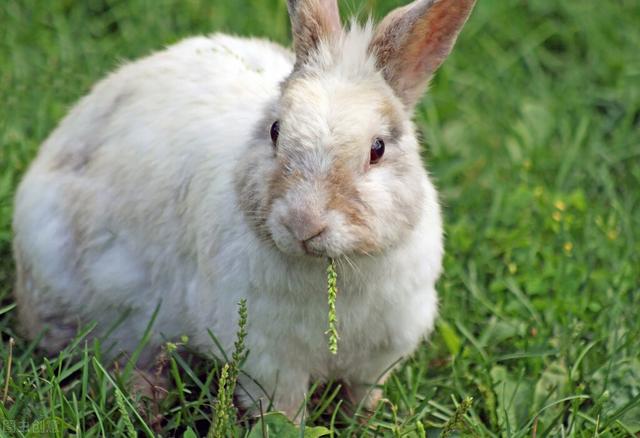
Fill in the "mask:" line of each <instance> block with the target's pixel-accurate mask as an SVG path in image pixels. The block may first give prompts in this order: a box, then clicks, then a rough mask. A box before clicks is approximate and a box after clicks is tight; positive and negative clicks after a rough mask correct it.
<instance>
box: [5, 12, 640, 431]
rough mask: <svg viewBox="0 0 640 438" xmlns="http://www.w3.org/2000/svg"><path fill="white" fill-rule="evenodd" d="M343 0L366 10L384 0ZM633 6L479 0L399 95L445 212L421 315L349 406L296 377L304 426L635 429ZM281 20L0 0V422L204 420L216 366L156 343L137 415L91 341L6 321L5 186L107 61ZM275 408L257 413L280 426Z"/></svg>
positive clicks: (281, 35) (141, 426)
mask: <svg viewBox="0 0 640 438" xmlns="http://www.w3.org/2000/svg"><path fill="white" fill-rule="evenodd" d="M347 3H349V5H350V7H348V8H347V9H350V10H352V11H369V10H373V11H374V12H375V14H376V15H378V16H379V15H381V14H383V13H385V12H386V11H388V10H390V9H391V8H392V7H393V6H395V5H397V4H399V3H401V2H400V1H399V0H393V1H392V0H378V1H374V0H370V1H367V2H361V4H358V5H357V6H356V3H357V2H354V1H351V2H347ZM638 23H640V3H639V2H638V1H637V0H611V1H608V2H601V1H598V0H567V1H563V2H550V1H544V0H532V1H527V2H525V1H522V0H482V1H480V2H479V5H478V7H477V8H476V11H475V12H474V14H473V16H472V18H471V20H470V22H469V23H468V26H467V28H466V29H465V31H464V32H463V35H462V36H461V38H460V41H459V44H458V46H457V48H456V50H455V51H454V54H453V56H452V57H451V58H450V59H449V61H448V62H447V63H446V64H445V66H444V67H443V68H442V70H441V71H440V72H439V73H438V76H437V78H436V79H435V81H434V82H433V86H432V91H431V92H430V93H429V95H428V96H427V97H426V98H425V100H424V101H423V103H422V104H421V105H420V107H419V109H418V111H417V114H416V121H417V123H418V126H419V128H420V130H421V131H422V132H423V134H424V135H423V137H424V144H425V158H426V162H427V163H428V167H429V169H430V171H431V173H432V174H433V176H434V178H435V180H436V181H437V183H438V186H439V187H440V189H441V194H442V200H443V203H444V206H445V214H446V224H447V256H446V261H445V265H446V266H445V274H444V276H443V278H442V280H441V282H440V284H439V290H440V294H441V303H442V304H441V307H442V312H441V314H442V317H441V319H440V321H439V324H438V327H437V331H436V333H435V334H434V336H433V337H432V339H431V340H430V341H429V342H428V343H425V345H424V346H423V347H422V348H421V349H420V350H419V351H418V352H417V354H416V355H415V356H414V357H413V358H411V359H409V360H408V361H407V362H406V364H404V365H403V366H402V367H401V368H400V369H399V370H398V371H397V372H395V373H394V374H393V376H392V377H391V378H390V379H389V381H388V383H387V384H386V385H385V388H384V394H385V401H384V402H383V403H382V404H381V405H380V408H379V409H378V410H377V411H376V412H375V414H374V415H373V416H372V417H371V418H370V419H369V420H368V421H356V420H354V419H353V418H349V417H347V416H346V415H345V414H344V413H342V412H341V411H339V409H336V407H337V405H338V402H336V400H335V395H336V394H337V392H338V390H337V388H335V387H332V386H329V387H326V388H320V387H314V390H315V393H314V394H313V395H312V396H311V398H312V399H313V406H314V407H313V408H312V409H311V411H310V414H309V416H308V418H306V421H305V423H306V432H305V433H306V434H307V435H306V436H314V435H312V433H314V430H315V433H316V436H318V434H321V433H323V432H322V430H321V429H311V427H312V426H325V427H327V428H328V429H331V433H332V436H354V435H355V436H361V435H369V436H390V437H404V436H406V437H422V436H429V437H432V436H437V434H438V433H442V436H444V435H445V434H450V435H449V436H455V434H459V435H462V436H477V437H498V436H500V437H502V436H504V437H523V436H536V437H544V436H574V437H587V436H589V437H592V436H602V437H605V436H606V437H608V436H614V437H624V436H629V437H633V436H638V435H637V434H638V433H639V431H640V318H639V317H638V313H639V310H640V87H639V86H638V84H640V50H639V49H638V48H639V47H640V26H638ZM287 26H288V25H287V18H286V14H285V7H284V1H281V0H233V2H232V1H231V0H206V1H205V0H185V1H178V0H153V1H152V0H128V1H123V0H91V1H85V2H76V1H72V0H51V1H48V2H41V1H37V0H19V1H18V0H3V1H2V2H0V28H2V32H1V33H0V35H1V36H0V44H1V45H0V102H2V105H0V298H1V304H0V331H1V333H2V343H1V344H0V363H2V367H1V368H0V369H1V371H0V374H1V376H0V382H2V384H0V388H1V389H2V392H1V393H0V394H2V401H3V403H2V404H1V407H0V435H4V436H33V434H34V433H38V432H46V433H47V434H49V435H54V436H68V435H73V434H77V435H78V436H80V435H81V436H107V437H109V436H120V435H124V436H131V435H133V434H134V433H133V432H129V431H130V429H131V428H132V427H133V428H135V429H136V430H137V431H138V432H139V433H141V434H142V435H143V436H144V435H148V434H161V435H163V436H173V435H176V436H180V435H182V434H185V436H188V437H194V436H197V435H204V434H206V433H207V431H208V430H209V426H210V424H211V422H212V421H213V410H214V408H213V407H214V406H215V405H216V402H217V401H216V400H217V398H216V397H217V395H216V391H215V386H216V385H215V384H214V383H215V382H217V381H218V379H219V377H220V370H221V369H222V368H221V366H220V365H219V364H216V363H213V362H211V361H204V360H202V359H197V358H194V357H191V356H187V357H183V356H181V355H177V354H176V353H175V351H173V350H171V349H169V350H168V352H167V357H166V362H167V365H168V367H169V369H170V370H171V378H172V389H171V390H170V393H169V394H168V396H167V398H166V400H165V401H164V402H155V403H154V402H151V403H150V404H149V409H148V411H147V412H144V413H143V414H139V412H138V409H136V406H138V402H137V401H135V400H132V398H131V395H130V394H128V393H127V392H126V390H125V389H123V386H122V385H121V383H122V377H121V376H119V375H117V374H116V373H113V372H111V371H109V370H110V367H109V366H108V364H102V363H101V362H100V354H99V352H98V350H97V347H96V346H94V345H86V344H85V343H83V342H82V341H81V339H79V340H78V342H76V343H75V344H74V345H72V346H71V347H70V348H68V349H67V350H65V351H64V352H62V353H61V354H60V355H59V356H58V357H54V358H45V357H43V356H42V355H40V354H38V352H36V351H34V345H33V344H32V343H28V342H27V341H26V340H24V339H22V338H20V337H19V336H17V335H16V334H15V332H14V323H15V317H14V314H15V308H14V307H13V304H12V301H11V295H10V293H11V288H12V281H13V268H12V261H11V250H10V248H11V229H10V222H11V210H12V194H13V192H14V189H15V187H16V185H17V183H18V181H19V179H20V175H21V174H22V173H23V172H24V171H25V169H26V167H27V166H28V164H29V162H30V160H31V159H32V157H33V156H34V154H35V153H36V150H37V148H38V145H39V143H40V142H41V141H42V140H43V139H44V138H45V137H46V135H47V134H48V133H49V132H50V131H51V130H52V129H53V128H54V126H55V125H56V123H57V122H58V121H59V120H60V118H61V117H62V116H63V115H64V114H65V112H66V111H67V110H68V108H69V106H70V105H72V104H73V103H74V101H76V99H78V98H79V97H80V96H81V95H83V94H84V93H86V92H87V91H88V89H89V87H90V86H91V84H92V83H93V82H94V81H96V80H97V79H99V78H100V77H101V76H103V75H104V74H105V73H106V72H108V71H110V70H112V69H113V68H115V67H116V66H117V65H118V64H119V63H120V62H122V60H124V59H133V58H136V57H139V56H141V55H145V54H148V53H150V52H151V51H153V50H156V49H159V48H161V47H162V46H164V45H167V44H170V43H173V42H175V41H177V40H179V39H180V38H182V37H184V36H187V35H191V34H197V33H208V32H211V31H214V30H223V31H231V32H234V33H238V34H253V35H261V36H266V37H270V38H272V39H274V40H276V41H279V42H283V43H286V42H287V40H288V27H287ZM249 318H250V315H249ZM10 338H13V339H15V345H14V346H13V345H11V344H10V342H9V340H10ZM322 347H325V348H326V346H322ZM9 361H12V363H11V366H9ZM7 376H9V377H10V380H9V381H7V380H6V377H7ZM114 384H118V385H120V386H118V389H116V390H114ZM5 385H7V386H6V388H7V392H6V396H4V388H5ZM468 397H473V402H472V403H471V404H470V406H469V399H468ZM279 421H280V420H279V419H278V417H277V416H274V415H268V416H266V417H265V418H264V419H263V420H262V423H260V424H264V423H268V424H270V425H271V426H270V427H271V430H272V432H273V431H279V432H277V433H276V432H273V433H272V434H271V436H299V434H298V433H296V432H294V431H292V430H290V429H288V426H287V425H284V424H282V423H279ZM243 427H244V426H243V424H242V423H239V425H238V426H237V427H236V429H235V430H236V432H237V434H238V435H239V436H244V434H246V433H248V432H247V430H246V429H244V428H243ZM443 428H446V432H443ZM453 429H455V431H454V430H453ZM29 431H30V432H29ZM325 432H326V431H325ZM30 433H31V435H29V434H30ZM287 434H289V435H287ZM250 436H263V435H262V432H261V431H259V430H255V431H254V433H253V435H250Z"/></svg>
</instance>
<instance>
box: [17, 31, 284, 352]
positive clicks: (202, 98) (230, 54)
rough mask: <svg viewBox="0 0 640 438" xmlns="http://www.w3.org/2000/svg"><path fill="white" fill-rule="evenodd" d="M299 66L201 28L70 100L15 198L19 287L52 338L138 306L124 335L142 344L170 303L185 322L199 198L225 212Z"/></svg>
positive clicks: (55, 343) (31, 320)
mask: <svg viewBox="0 0 640 438" xmlns="http://www.w3.org/2000/svg"><path fill="white" fill-rule="evenodd" d="M292 67H293V59H292V55H291V54H290V53H289V52H288V51H287V50H286V49H284V48H281V47H279V46H276V45H274V44H272V43H270V42H267V41H262V40H252V39H243V38H235V37H230V36H227V35H214V36H212V37H210V38H205V37H197V38H191V39H188V40H185V41H183V42H181V43H178V44H176V45H174V46H172V47H169V48H168V49H166V50H164V51H161V52H158V53H155V54H153V55H151V56H149V57H147V58H144V59H142V60H140V61H137V62H134V63H130V64H127V65H124V66H123V67H121V68H120V69H118V70H117V71H116V72H114V73H112V74H111V75H110V76H109V77H107V78H106V79H104V80H103V81H101V82H99V83H98V84H97V85H96V86H95V87H94V88H93V89H92V90H91V92H90V93H89V94H88V95H87V96H86V97H84V98H83V99H82V100H81V101H80V102H79V103H78V105H76V106H75V107H74V108H73V109H72V110H71V112H70V113H69V115H68V116H67V117H66V118H65V119H64V120H63V121H62V122H61V123H60V125H59V127H58V128H57V129H56V130H55V131H54V132H53V134H52V135H51V136H50V137H49V138H48V139H47V140H46V141H45V143H44V144H43V145H42V147H41V150H40V152H39V155H38V157H37V158H36V160H35V161H34V163H33V165H32V167H31V169H30V170H29V172H28V173H27V175H26V176H25V178H24V180H23V182H22V183H21V185H20V188H19V190H18V193H17V195H16V205H15V214H14V231H15V240H14V248H15V254H16V260H17V265H18V266H17V268H18V282H17V287H16V298H17V300H18V301H19V303H21V305H20V319H21V322H22V325H23V326H24V327H25V328H26V329H27V331H28V334H30V335H32V336H37V335H38V332H39V331H40V330H41V329H42V328H44V327H45V326H49V332H48V335H47V337H45V339H44V340H43V344H44V346H45V348H48V349H50V350H52V351H55V350H57V349H59V348H60V345H62V344H64V342H65V339H64V338H66V337H69V336H73V332H74V330H73V329H74V326H75V325H76V324H77V322H78V320H80V321H82V320H84V321H91V320H97V321H98V322H100V321H104V325H109V322H110V321H114V320H117V319H118V315H119V314H122V313H123V312H124V311H126V310H131V309H134V311H140V312H141V315H140V316H141V317H140V318H136V320H135V321H134V322H133V324H138V325H139V326H131V325H128V326H125V327H124V328H123V330H122V336H121V337H120V339H118V333H116V334H115V336H114V338H116V340H117V341H119V342H120V343H121V345H119V349H122V350H130V349H132V348H133V347H134V346H135V342H137V340H136V339H137V337H136V336H129V335H131V334H132V332H140V333H141V332H142V331H144V328H145V327H144V326H145V325H146V324H147V323H148V321H149V318H150V316H151V313H152V312H153V310H154V304H153V303H157V302H159V300H162V301H163V307H164V308H165V309H172V310H173V311H172V312H167V313H164V312H162V313H161V314H160V315H159V317H158V318H159V320H158V321H157V323H158V324H159V325H161V326H162V327H163V329H164V331H165V332H170V331H171V329H172V328H175V331H176V333H178V334H179V333H183V332H184V331H185V330H184V327H181V325H182V324H184V322H185V321H184V318H183V315H184V314H182V313H181V312H179V311H176V309H178V310H179V308H180V306H183V305H184V300H183V299H182V298H181V295H176V294H175V290H173V289H172V287H173V286H175V287H176V290H178V289H180V290H181V294H185V293H188V290H187V289H188V287H187V288H185V287H182V286H180V284H183V285H184V284H193V281H194V279H193V276H194V272H193V266H192V265H190V264H189V263H187V262H185V263H181V260H188V259H190V258H192V256H193V255H194V254H195V252H197V238H198V236H197V233H198V231H197V230H196V229H195V228H196V227H194V221H193V218H194V217H195V216H198V215H199V214H202V212H201V211H198V209H199V208H200V204H199V203H198V202H197V199H201V198H199V197H200V195H201V194H202V193H204V192H205V191H206V192H207V196H208V197H209V198H210V200H211V201H212V205H213V207H212V209H214V210H216V207H215V205H216V204H217V205H220V206H223V205H226V206H228V205H232V204H233V199H232V197H233V170H234V167H235V165H234V163H235V161H236V160H237V159H240V158H241V157H242V154H243V151H244V150H245V148H247V147H248V146H249V145H248V143H249V139H250V138H251V136H252V135H253V132H254V130H255V124H256V123H257V122H258V121H259V120H260V118H261V117H263V115H264V107H265V105H267V104H268V103H269V102H270V101H271V100H272V99H274V97H275V96H276V95H277V93H278V86H279V83H280V82H281V81H282V80H283V79H284V78H285V77H286V76H287V75H288V74H289V73H290V71H291V69H292ZM212 187H215V190H211V188H212ZM216 200H217V201H216ZM217 210H218V211H219V212H220V214H219V215H221V214H222V213H223V212H226V213H229V214H231V212H230V211H229V209H223V208H218V209H217ZM207 220H209V221H210V225H211V227H212V228H215V227H216V224H220V223H222V222H223V221H228V218H226V219H222V218H219V217H216V216H215V215H214V216H211V215H207ZM174 283H175V284H174ZM160 284H162V285H163V286H165V285H166V287H164V288H163V287H158V285H160ZM165 295H166V296H165ZM163 318H164V319H165V320H163ZM136 321H137V322H136ZM165 334H166V333H165ZM127 339H129V341H127ZM127 342H128V343H132V345H128V344H127ZM47 344H48V345H47Z"/></svg>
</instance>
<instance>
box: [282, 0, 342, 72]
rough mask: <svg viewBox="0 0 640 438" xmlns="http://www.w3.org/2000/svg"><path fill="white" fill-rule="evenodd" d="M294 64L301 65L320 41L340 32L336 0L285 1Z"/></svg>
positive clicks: (340, 26) (340, 25)
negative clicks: (293, 52)
mask: <svg viewBox="0 0 640 438" xmlns="http://www.w3.org/2000/svg"><path fill="white" fill-rule="evenodd" d="M287 7H288V9H289V17H290V18H291V32H292V33H293V46H294V48H295V51H296V60H297V61H296V62H297V64H302V63H304V62H305V60H306V58H307V56H308V55H309V54H310V53H311V52H313V51H314V50H315V49H316V48H317V47H318V44H319V43H320V41H322V40H327V39H329V38H331V37H333V36H335V35H338V34H339V33H340V32H342V24H341V23H340V10H339V9H338V1H337V0H287Z"/></svg>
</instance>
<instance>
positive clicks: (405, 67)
mask: <svg viewBox="0 0 640 438" xmlns="http://www.w3.org/2000/svg"><path fill="white" fill-rule="evenodd" d="M474 4H475V0H416V1H414V2H413V3H411V4H409V5H407V6H404V7H400V8H398V9H396V10H394V11H392V12H391V13H390V14H389V15H387V17H386V18H385V19H384V20H383V21H382V23H380V25H379V26H378V28H377V29H376V33H375V36H374V38H373V41H372V42H371V46H370V50H371V52H372V53H373V54H374V55H375V56H376V60H377V64H378V68H380V70H381V71H382V73H383V74H384V77H385V79H386V80H387V82H388V83H389V85H391V87H392V88H393V89H394V91H395V92H396V94H397V95H398V96H399V97H400V99H402V101H403V102H404V104H405V106H406V107H407V108H408V109H413V106H414V105H415V104H416V103H417V101H418V100H419V99H420V96H422V93H423V92H424V90H425V88H426V86H427V83H428V81H429V79H430V78H431V76H432V75H433V73H435V71H436V70H437V69H438V67H440V65H441V64H442V62H443V61H444V60H445V59H446V57H447V56H448V55H449V53H450V52H451V49H452V48H453V45H454V43H455V42H456V39H457V38H458V34H459V33H460V30H461V29H462V26H463V25H464V23H465V22H466V21H467V18H469V14H470V13H471V10H472V9H473V5H474Z"/></svg>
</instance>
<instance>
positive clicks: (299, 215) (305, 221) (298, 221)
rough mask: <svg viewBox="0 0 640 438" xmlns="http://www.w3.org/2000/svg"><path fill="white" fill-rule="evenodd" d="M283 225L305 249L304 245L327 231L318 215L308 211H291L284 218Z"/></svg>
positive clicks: (325, 224) (324, 223) (325, 225)
mask: <svg viewBox="0 0 640 438" xmlns="http://www.w3.org/2000/svg"><path fill="white" fill-rule="evenodd" d="M283 225H284V226H285V228H286V229H287V230H289V232H290V233H291V235H292V236H293V237H294V238H295V239H296V240H297V241H299V242H300V243H302V245H303V246H304V247H305V249H306V244H307V243H309V242H311V241H312V240H313V239H315V238H317V237H319V236H321V235H322V234H323V233H324V232H325V230H326V229H327V223H326V222H325V221H324V220H323V218H322V217H320V216H319V215H316V214H313V213H310V212H308V211H300V210H298V211H291V212H290V213H289V215H288V217H286V218H284V220H283Z"/></svg>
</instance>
